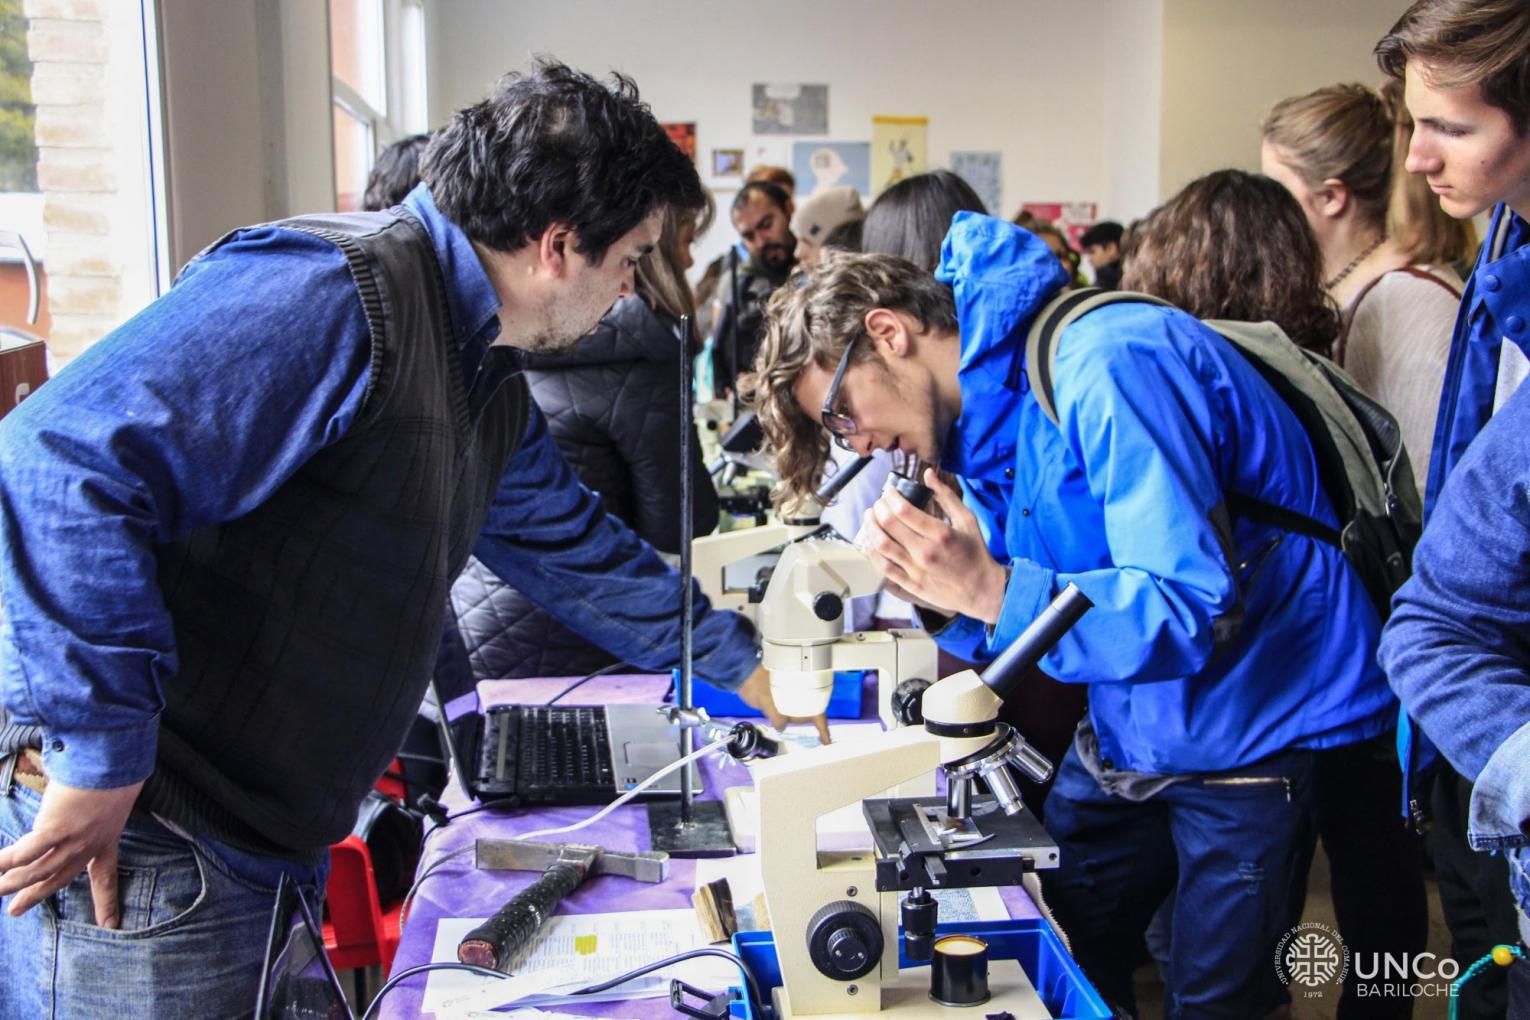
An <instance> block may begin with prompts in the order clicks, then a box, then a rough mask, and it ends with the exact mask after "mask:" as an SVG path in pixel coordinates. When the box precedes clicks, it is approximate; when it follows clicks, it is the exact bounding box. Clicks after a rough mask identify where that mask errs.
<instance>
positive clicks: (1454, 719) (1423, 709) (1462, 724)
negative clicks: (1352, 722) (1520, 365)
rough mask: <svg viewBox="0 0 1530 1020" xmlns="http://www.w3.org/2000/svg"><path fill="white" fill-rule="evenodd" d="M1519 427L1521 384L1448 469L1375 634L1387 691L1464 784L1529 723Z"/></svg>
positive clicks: (1524, 415) (1524, 469)
mask: <svg viewBox="0 0 1530 1020" xmlns="http://www.w3.org/2000/svg"><path fill="white" fill-rule="evenodd" d="M1527 427H1530V390H1526V389H1521V390H1520V391H1519V392H1518V393H1517V394H1516V395H1515V396H1514V397H1513V399H1511V400H1510V401H1509V402H1508V403H1507V404H1506V405H1505V406H1504V408H1503V409H1502V410H1501V411H1500V412H1499V413H1498V414H1497V415H1496V416H1495V417H1494V418H1493V419H1492V420H1491V421H1490V422H1489V423H1488V425H1487V427H1486V428H1485V429H1484V430H1483V431H1482V433H1481V434H1480V435H1479V436H1478V437H1477V439H1476V441H1475V442H1473V443H1472V446H1471V448H1470V450H1468V451H1467V454H1466V457H1465V458H1464V459H1463V460H1462V461H1461V463H1460V464H1459V465H1458V466H1457V467H1456V469H1455V471H1453V472H1452V473H1451V476H1450V480H1449V481H1448V482H1446V484H1445V488H1444V490H1443V491H1442V492H1441V494H1440V499H1439V502H1438V504H1437V505H1436V507H1435V511H1434V514H1433V516H1431V517H1430V519H1429V526H1428V527H1427V528H1426V529H1425V530H1424V535H1423V538H1422V539H1421V540H1420V541H1419V544H1418V548H1417V549H1416V550H1415V551H1414V554H1413V571H1414V572H1413V576H1412V577H1411V578H1410V579H1409V580H1408V582H1407V583H1406V584H1404V585H1403V586H1402V588H1400V589H1399V590H1398V592H1397V595H1396V596H1395V597H1394V599H1393V603H1392V616H1391V618H1390V620H1389V621H1388V622H1387V626H1386V629H1385V630H1384V631H1383V632H1382V640H1381V650H1380V653H1379V658H1380V660H1381V664H1382V666H1383V667H1384V668H1385V669H1386V672H1387V679H1388V680H1389V681H1390V682H1391V684H1392V689H1393V690H1394V691H1396V692H1397V696H1398V698H1399V699H1400V700H1401V701H1402V703H1403V707H1404V708H1405V709H1406V710H1407V712H1408V714H1409V715H1411V716H1412V717H1413V718H1414V719H1416V720H1418V722H1419V724H1420V725H1422V726H1423V728H1424V731H1425V732H1426V733H1427V734H1428V735H1429V737H1430V739H1431V740H1433V741H1434V742H1435V743H1436V744H1437V745H1438V746H1439V748H1440V750H1441V751H1443V752H1444V754H1445V756H1446V757H1447V758H1448V759H1450V762H1451V764H1452V765H1454V766H1455V767H1456V769H1457V770H1458V771H1460V772H1461V774H1462V775H1464V776H1467V777H1468V778H1470V779H1477V778H1478V775H1479V773H1482V772H1483V770H1484V769H1485V768H1487V766H1488V764H1489V761H1490V760H1491V759H1492V758H1494V757H1495V756H1496V755H1497V754H1498V753H1499V751H1500V749H1501V748H1503V747H1504V746H1505V744H1506V743H1507V742H1508V741H1509V740H1510V738H1511V737H1512V736H1514V734H1515V733H1516V732H1517V731H1519V730H1520V729H1521V728H1522V727H1523V726H1524V725H1525V724H1526V723H1527V722H1530V607H1527V605H1526V603H1525V598H1524V594H1525V590H1526V585H1527V582H1530V449H1527V448H1526V446H1525V443H1524V436H1525V431H1526V428H1527ZM1526 806H1527V807H1530V805H1526Z"/></svg>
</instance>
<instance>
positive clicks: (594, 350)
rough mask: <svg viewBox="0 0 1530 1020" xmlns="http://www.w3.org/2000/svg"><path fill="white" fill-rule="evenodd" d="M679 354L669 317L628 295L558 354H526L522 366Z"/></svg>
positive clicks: (596, 362)
mask: <svg viewBox="0 0 1530 1020" xmlns="http://www.w3.org/2000/svg"><path fill="white" fill-rule="evenodd" d="M679 356H680V335H679V333H678V332H676V329H675V326H674V324H673V323H671V322H670V321H669V320H668V319H666V318H665V317H663V316H661V315H660V314H659V313H658V312H656V311H654V310H653V309H652V308H650V307H648V302H646V301H644V300H643V299H642V298H641V297H640V296H638V295H637V294H629V295H627V296H626V297H624V298H622V299H621V300H620V301H618V302H617V303H616V304H614V305H612V306H611V310H610V311H609V312H607V313H606V315H605V318H603V319H601V320H600V324H599V325H597V326H596V327H595V331H594V332H593V333H591V334H590V335H588V336H583V337H580V338H579V341H578V342H577V343H576V344H574V346H573V347H572V348H570V349H569V350H566V351H560V352H559V353H557V354H526V355H524V356H523V357H522V362H521V363H522V365H523V367H525V368H528V369H533V370H536V371H548V370H557V369H560V368H573V367H575V366H579V365H607V364H611V363H613V362H621V361H674V360H675V359H677V358H678V357H679Z"/></svg>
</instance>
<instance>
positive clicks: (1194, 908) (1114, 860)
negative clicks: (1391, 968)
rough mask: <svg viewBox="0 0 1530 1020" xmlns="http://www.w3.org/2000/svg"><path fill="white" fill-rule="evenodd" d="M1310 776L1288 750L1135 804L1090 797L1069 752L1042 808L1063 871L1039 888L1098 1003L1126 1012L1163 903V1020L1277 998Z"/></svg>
mask: <svg viewBox="0 0 1530 1020" xmlns="http://www.w3.org/2000/svg"><path fill="white" fill-rule="evenodd" d="M1313 769H1314V755H1313V753H1312V752H1310V751H1286V752H1282V753H1281V754H1277V755H1273V756H1272V757H1270V758H1267V759H1265V760H1264V761H1261V762H1258V763H1256V764H1254V765H1250V766H1248V767H1245V768H1241V769H1237V770H1236V771H1234V772H1229V773H1225V774H1218V775H1215V776H1208V777H1206V778H1205V779H1197V780H1188V781H1186V782H1182V783H1177V784H1175V785H1173V786H1170V787H1168V788H1167V789H1165V790H1163V791H1161V792H1160V793H1158V794H1157V795H1155V796H1154V797H1152V798H1150V799H1148V800H1146V801H1142V802H1133V801H1128V800H1124V799H1122V798H1120V797H1116V796H1112V795H1110V794H1107V793H1105V792H1104V791H1103V790H1101V789H1100V787H1099V785H1098V784H1097V783H1095V781H1094V779H1093V778H1092V777H1091V776H1090V775H1089V773H1088V772H1087V771H1086V770H1085V769H1084V766H1083V764H1082V763H1081V762H1080V761H1079V759H1078V754H1077V752H1076V751H1074V750H1073V749H1069V751H1068V753H1067V755H1066V756H1064V758H1063V761H1062V765H1061V766H1060V767H1059V768H1058V775H1057V781H1056V782H1055V783H1054V784H1053V786H1052V793H1051V796H1050V797H1049V798H1048V799H1047V829H1048V830H1049V831H1050V832H1051V833H1052V836H1053V837H1054V838H1055V839H1056V840H1057V845H1058V849H1059V850H1060V861H1061V866H1060V867H1059V868H1057V870H1055V871H1044V872H1042V873H1041V874H1042V881H1043V884H1044V889H1045V893H1046V897H1047V901H1048V903H1049V904H1050V905H1051V907H1052V911H1053V913H1054V914H1055V916H1056V918H1057V921H1058V923H1059V924H1061V925H1062V927H1063V930H1064V931H1066V932H1067V933H1068V937H1069V939H1070V940H1071V941H1072V947H1073V955H1074V958H1075V959H1076V960H1077V961H1078V963H1079V965H1080V966H1082V967H1083V969H1084V973H1085V974H1087V975H1088V976H1089V978H1090V980H1092V981H1093V982H1094V983H1095V985H1096V987H1097V988H1098V989H1099V990H1100V993H1101V994H1102V995H1104V996H1105V997H1106V999H1108V1000H1110V1001H1111V1002H1112V1003H1114V1004H1115V1005H1117V1006H1120V1007H1122V1008H1124V1009H1127V1010H1128V1011H1130V1012H1131V1013H1132V1014H1133V1015H1135V1013H1136V999H1135V996H1134V995H1133V993H1132V969H1133V967H1134V966H1135V964H1136V962H1137V961H1138V960H1139V959H1140V955H1141V954H1140V948H1141V945H1142V938H1143V933H1144V931H1146V929H1147V926H1148V923H1149V922H1150V921H1151V920H1152V917H1153V914H1154V912H1155V911H1157V910H1158V908H1159V906H1160V905H1161V904H1162V903H1163V902H1164V899H1165V898H1166V897H1168V896H1170V895H1171V894H1172V895H1173V897H1174V913H1173V921H1172V925H1171V929H1172V930H1171V939H1170V945H1169V958H1168V967H1167V972H1166V974H1165V984H1166V988H1165V996H1164V1009H1165V1015H1166V1016H1167V1017H1168V1018H1170V1020H1181V1018H1183V1020H1202V1018H1228V1020H1247V1018H1248V1017H1258V1016H1263V1015H1264V1014H1265V1013H1267V1012H1268V1011H1269V1010H1270V1009H1271V1008H1273V1007H1274V1006H1275V1005H1276V1004H1277V1003H1278V1002H1280V1001H1281V999H1282V997H1283V990H1282V988H1281V986H1280V982H1279V979H1278V977H1277V975H1276V970H1275V963H1274V959H1275V947H1276V945H1277V943H1279V941H1280V938H1281V936H1282V935H1284V934H1285V932H1286V931H1287V930H1288V929H1289V928H1290V927H1291V926H1292V925H1293V924H1295V923H1296V921H1297V920H1298V918H1297V917H1296V916H1294V915H1295V914H1296V909H1297V904H1298V903H1299V895H1298V894H1299V890H1300V889H1301V888H1302V885H1303V880H1304V878H1305V868H1306V861H1307V859H1308V856H1309V855H1310V853H1311V847H1312V842H1313V839H1314V838H1315V829H1314V823H1313V783H1312V777H1313ZM1228 780H1237V781H1235V782H1228Z"/></svg>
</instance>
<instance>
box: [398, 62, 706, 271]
mask: <svg viewBox="0 0 1530 1020" xmlns="http://www.w3.org/2000/svg"><path fill="white" fill-rule="evenodd" d="M420 171H421V176H422V177H423V178H424V180H425V182H426V183H427V184H429V185H430V192H431V195H432V197H434V199H435V202H436V207H437V208H438V209H440V210H441V212H442V214H443V215H445V216H446V218H447V219H449V220H451V221H452V222H453V223H455V224H456V225H457V226H459V227H461V228H462V230H463V231H464V232H465V233H466V234H467V235H468V237H470V238H472V239H473V240H474V241H477V242H478V243H480V244H482V245H485V246H487V247H489V248H492V249H494V250H496V251H503V252H509V251H515V250H517V249H519V248H522V247H524V246H525V245H526V244H528V243H530V242H532V241H534V240H536V239H537V238H539V237H541V235H542V233H543V232H544V231H545V230H546V229H547V228H548V226H550V225H551V224H553V223H562V224H566V225H568V226H569V227H572V228H573V229H574V231H575V232H576V233H577V234H578V241H577V243H576V244H575V246H574V250H575V251H577V252H579V253H580V254H581V255H583V256H585V257H586V258H587V259H589V260H590V261H592V262H595V263H597V264H598V263H599V262H600V261H601V260H602V259H603V258H604V257H605V254H606V250H607V249H608V248H610V247H611V245H612V244H613V243H615V241H616V240H617V239H618V238H620V237H621V236H622V235H623V234H626V233H627V232H628V231H630V230H632V229H633V228H634V227H636V226H637V225H638V224H639V223H641V222H642V221H643V220H644V219H645V218H646V217H647V216H648V215H649V214H650V213H651V212H653V211H654V210H656V209H666V208H668V207H670V206H678V207H681V208H687V209H698V208H701V207H702V206H703V205H705V204H706V195H705V193H704V192H703V191H702V187H701V179H700V178H699V177H698V176H697V175H696V168H695V166H694V165H692V163H691V160H690V158H689V157H688V156H686V155H685V154H684V153H683V152H681V151H680V149H679V148H678V147H677V146H676V145H675V143H674V142H672V141H670V139H669V136H668V135H667V134H665V133H664V129H663V128H662V127H660V126H659V122H658V121H657V120H655V119H654V116H653V113H652V112H651V111H650V110H649V108H648V104H646V103H643V102H640V101H639V99H638V91H637V86H636V85H634V84H633V82H632V79H630V78H627V77H625V76H623V75H620V74H613V75H612V76H611V84H610V85H609V86H607V85H603V84H601V83H600V82H598V81H596V80H595V79H594V78H592V77H590V76H589V75H587V74H584V73H582V72H579V71H575V70H573V69H572V68H569V67H567V66H565V65H564V64H561V63H559V62H557V61H555V60H552V59H549V58H545V57H543V58H538V59H537V60H535V61H534V62H533V64H532V67H531V70H530V71H529V72H528V73H525V74H522V73H519V72H511V73H510V74H507V75H505V76H504V77H503V78H501V79H500V80H499V83H498V84H497V85H496V86H495V88H494V93H493V94H492V95H491V96H490V97H489V98H488V99H485V100H483V101H482V102H479V103H475V104H474V105H472V106H469V107H467V108H465V109H462V110H459V111H457V113H456V114H455V115H453V117H452V119H451V122H450V123H449V124H447V125H446V126H445V127H443V128H441V129H440V130H439V131H437V132H436V134H435V137H434V138H432V139H431V142H430V146H429V147H428V148H427V149H426V150H425V156H424V159H423V160H422V162H421V167H420Z"/></svg>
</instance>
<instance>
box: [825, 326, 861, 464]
mask: <svg viewBox="0 0 1530 1020" xmlns="http://www.w3.org/2000/svg"><path fill="white" fill-rule="evenodd" d="M857 339H859V338H857ZM854 349H855V340H851V341H850V342H849V343H848V344H846V345H845V353H844V354H841V355H840V356H839V365H838V367H836V368H835V369H834V378H833V379H832V380H830V381H829V390H828V392H827V393H825V394H824V395H823V410H822V411H821V412H820V413H821V416H822V418H823V427H824V428H825V429H827V430H828V432H829V435H830V436H832V437H834V445H835V446H838V447H839V448H840V449H841V450H849V449H850V448H851V447H850V444H849V442H847V441H846V440H847V437H849V436H853V435H855V433H856V427H855V419H854V418H852V417H850V416H849V415H848V414H841V413H840V412H839V411H837V410H835V407H834V405H835V404H836V403H838V402H839V386H840V383H842V382H844V381H845V370H846V369H848V368H849V367H850V352H851V351H852V350H854Z"/></svg>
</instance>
